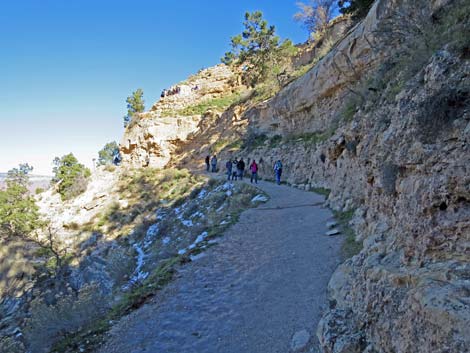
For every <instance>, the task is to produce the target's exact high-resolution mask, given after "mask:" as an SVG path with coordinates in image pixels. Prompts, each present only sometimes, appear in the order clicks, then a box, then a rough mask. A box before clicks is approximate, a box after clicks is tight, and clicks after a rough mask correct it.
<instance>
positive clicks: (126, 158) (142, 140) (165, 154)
mask: <svg viewBox="0 0 470 353" xmlns="http://www.w3.org/2000/svg"><path fill="white" fill-rule="evenodd" d="M200 119H201V117H200V116H194V117H160V116H158V115H157V114H156V113H154V112H148V113H143V114H140V115H139V120H138V121H137V122H136V123H135V124H134V125H133V126H132V127H130V128H128V130H127V131H126V133H125V134H124V137H123V138H122V141H121V145H120V151H121V156H122V163H123V164H124V165H125V166H131V167H135V168H139V167H147V166H151V167H154V168H162V167H164V166H165V165H166V164H167V163H168V162H169V160H170V157H171V152H172V151H173V149H174V148H175V145H176V144H177V143H178V141H180V140H186V138H187V136H188V135H189V134H190V133H193V132H195V131H196V130H197V127H198V124H199V121H200Z"/></svg>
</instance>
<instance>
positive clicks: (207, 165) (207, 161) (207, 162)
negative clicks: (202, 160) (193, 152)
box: [206, 156, 211, 172]
mask: <svg viewBox="0 0 470 353" xmlns="http://www.w3.org/2000/svg"><path fill="white" fill-rule="evenodd" d="M210 159H211V157H209V156H206V172H208V171H209V165H210Z"/></svg>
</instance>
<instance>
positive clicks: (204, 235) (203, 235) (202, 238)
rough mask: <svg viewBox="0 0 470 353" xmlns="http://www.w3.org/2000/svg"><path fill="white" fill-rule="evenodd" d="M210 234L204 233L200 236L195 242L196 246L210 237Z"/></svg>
mask: <svg viewBox="0 0 470 353" xmlns="http://www.w3.org/2000/svg"><path fill="white" fill-rule="evenodd" d="M208 235H209V234H207V232H203V233H201V234H199V235H198V236H197V238H196V240H195V241H194V244H199V243H200V242H201V241H203V240H204V239H206V237H207V236H208Z"/></svg>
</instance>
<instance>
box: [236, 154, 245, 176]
mask: <svg viewBox="0 0 470 353" xmlns="http://www.w3.org/2000/svg"><path fill="white" fill-rule="evenodd" d="M237 171H238V177H239V178H240V180H243V173H244V172H245V162H243V158H240V160H239V161H238V164H237Z"/></svg>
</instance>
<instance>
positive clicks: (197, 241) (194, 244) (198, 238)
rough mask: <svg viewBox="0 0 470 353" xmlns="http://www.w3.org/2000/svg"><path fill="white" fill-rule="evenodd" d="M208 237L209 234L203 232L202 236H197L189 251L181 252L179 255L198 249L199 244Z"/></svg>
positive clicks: (182, 250) (188, 248) (183, 250)
mask: <svg viewBox="0 0 470 353" xmlns="http://www.w3.org/2000/svg"><path fill="white" fill-rule="evenodd" d="M208 235H209V234H208V233H207V232H202V233H201V234H199V235H198V236H197V238H196V240H195V241H194V242H193V243H192V244H191V245H189V246H188V247H187V249H181V250H179V251H178V255H183V254H185V253H186V251H187V250H193V249H194V248H196V246H197V244H199V243H201V242H202V241H203V240H204V239H206V238H207V236H208Z"/></svg>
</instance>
